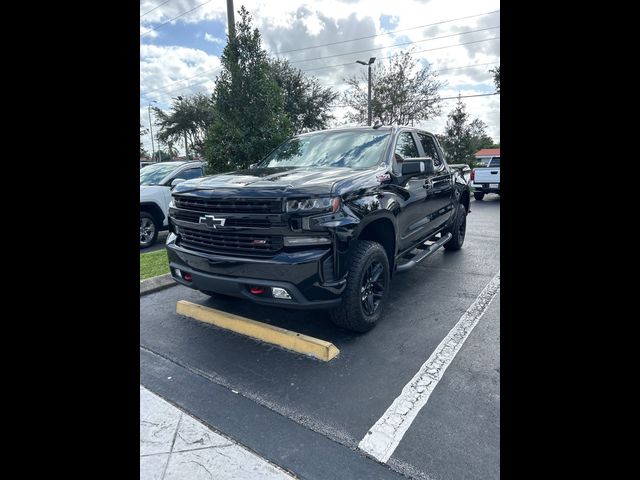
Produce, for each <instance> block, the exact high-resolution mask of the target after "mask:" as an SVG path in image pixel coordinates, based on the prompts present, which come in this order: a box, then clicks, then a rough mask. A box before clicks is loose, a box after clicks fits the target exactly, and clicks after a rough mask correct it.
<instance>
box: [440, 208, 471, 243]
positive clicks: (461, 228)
mask: <svg viewBox="0 0 640 480" xmlns="http://www.w3.org/2000/svg"><path fill="white" fill-rule="evenodd" d="M449 232H450V233H451V235H452V237H451V240H449V241H448V242H447V243H445V244H444V245H443V246H444V249H445V250H460V249H461V248H462V244H463V243H464V237H465V235H466V233H467V209H466V208H465V207H464V205H462V204H460V205H458V211H457V213H456V219H455V221H454V223H453V225H452V227H451V229H450V230H449Z"/></svg>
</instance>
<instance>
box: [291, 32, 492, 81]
mask: <svg viewBox="0 0 640 480" xmlns="http://www.w3.org/2000/svg"><path fill="white" fill-rule="evenodd" d="M498 39H500V37H491V38H485V39H483V40H475V41H473V42H465V43H456V44H455V45H445V46H444V47H436V48H427V49H426V50H417V51H415V52H411V53H412V54H413V53H423V52H431V51H433V50H443V49H445V48H452V47H461V46H463V45H471V44H473V43H480V42H488V41H489V40H498ZM387 58H391V57H380V58H379V60H385V59H387ZM346 65H354V66H355V65H356V64H355V62H349V63H341V64H339V65H325V66H323V67H315V68H308V69H306V70H302V71H303V72H311V71H313V70H324V69H325V68H336V67H344V66H346Z"/></svg>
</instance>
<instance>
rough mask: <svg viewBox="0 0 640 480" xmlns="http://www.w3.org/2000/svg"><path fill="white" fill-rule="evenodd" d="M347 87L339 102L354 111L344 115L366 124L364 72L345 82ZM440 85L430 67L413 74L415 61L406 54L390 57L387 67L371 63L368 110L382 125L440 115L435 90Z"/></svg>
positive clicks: (397, 123) (366, 80) (366, 85)
mask: <svg viewBox="0 0 640 480" xmlns="http://www.w3.org/2000/svg"><path fill="white" fill-rule="evenodd" d="M345 82H346V83H347V84H348V85H349V86H350V88H349V89H348V90H347V91H346V92H345V93H344V96H343V100H344V103H346V104H347V105H348V106H350V107H351V108H353V109H354V110H355V113H353V112H351V113H348V114H347V117H348V119H349V120H350V121H355V122H358V123H362V124H364V123H365V122H366V121H367V117H368V111H367V108H368V107H367V101H368V100H367V97H368V73H365V72H361V74H360V75H359V76H357V75H356V76H353V77H351V78H348V79H345ZM442 86H443V83H442V82H440V81H439V80H437V79H436V77H435V74H434V73H433V72H432V71H431V69H430V67H422V68H420V69H418V70H417V71H416V60H415V59H414V58H413V57H412V55H411V53H410V52H400V53H397V54H395V55H393V56H392V57H391V58H390V63H389V66H388V67H385V66H383V65H380V64H376V63H374V64H373V66H372V68H371V111H372V117H373V118H374V119H378V120H380V121H381V122H382V123H383V124H384V125H393V124H396V125H413V124H414V122H417V121H420V120H428V119H430V118H432V117H435V116H437V115H440V106H439V103H440V96H439V95H438V90H439V89H440V87H442Z"/></svg>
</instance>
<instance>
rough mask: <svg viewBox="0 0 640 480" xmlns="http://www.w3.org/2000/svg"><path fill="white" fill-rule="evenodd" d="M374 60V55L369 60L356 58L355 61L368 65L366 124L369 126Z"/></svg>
mask: <svg viewBox="0 0 640 480" xmlns="http://www.w3.org/2000/svg"><path fill="white" fill-rule="evenodd" d="M375 61H376V57H371V58H370V59H369V62H368V63H367V62H363V61H362V60H356V63H359V64H360V65H368V67H369V94H368V96H367V125H369V126H371V64H373V62H375Z"/></svg>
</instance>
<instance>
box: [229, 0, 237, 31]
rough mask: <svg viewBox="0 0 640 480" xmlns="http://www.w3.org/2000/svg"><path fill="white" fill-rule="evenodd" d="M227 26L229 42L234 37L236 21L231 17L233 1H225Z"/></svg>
mask: <svg viewBox="0 0 640 480" xmlns="http://www.w3.org/2000/svg"><path fill="white" fill-rule="evenodd" d="M227 26H228V28H229V40H231V39H232V38H235V36H236V21H235V20H234V17H233V0H227Z"/></svg>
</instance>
